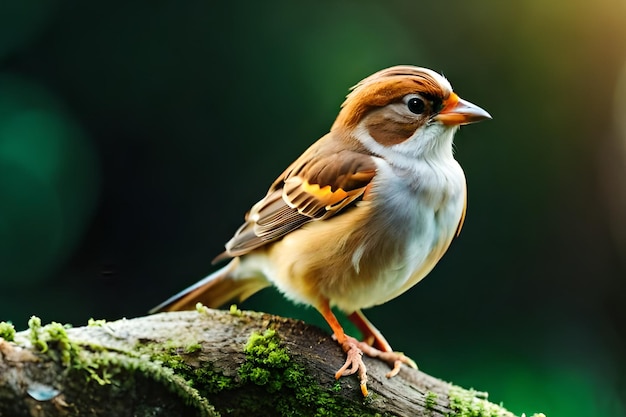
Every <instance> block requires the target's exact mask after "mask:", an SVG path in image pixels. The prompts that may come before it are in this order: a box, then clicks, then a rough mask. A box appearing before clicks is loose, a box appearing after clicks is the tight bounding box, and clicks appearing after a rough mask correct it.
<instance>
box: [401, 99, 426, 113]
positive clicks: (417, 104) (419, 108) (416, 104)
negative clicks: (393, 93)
mask: <svg viewBox="0 0 626 417" xmlns="http://www.w3.org/2000/svg"><path fill="white" fill-rule="evenodd" d="M406 106H407V107H408V108H409V110H410V111H411V113H415V114H422V113H424V110H425V108H426V105H425V104H424V100H422V99H421V98H419V97H411V98H410V99H409V101H407V103H406Z"/></svg>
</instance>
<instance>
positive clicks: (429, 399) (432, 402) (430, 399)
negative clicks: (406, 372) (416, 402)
mask: <svg viewBox="0 0 626 417" xmlns="http://www.w3.org/2000/svg"><path fill="white" fill-rule="evenodd" d="M438 398H439V396H438V395H437V394H436V393H434V392H432V391H427V392H426V394H425V395H424V401H425V402H426V408H427V409H429V410H432V409H433V408H435V406H436V405H437V399H438Z"/></svg>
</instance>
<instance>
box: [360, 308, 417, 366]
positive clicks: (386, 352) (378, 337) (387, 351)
mask: <svg viewBox="0 0 626 417" xmlns="http://www.w3.org/2000/svg"><path fill="white" fill-rule="evenodd" d="M348 319H349V320H350V321H351V322H352V323H354V325H355V326H356V327H357V328H358V329H359V330H360V331H361V333H362V334H363V342H360V344H359V347H360V348H361V350H362V351H363V353H365V354H366V355H367V356H370V357H373V358H379V359H382V360H383V361H385V362H387V363H389V365H391V367H392V369H391V371H389V372H388V373H387V378H391V377H393V376H395V375H397V374H398V372H400V368H401V367H402V364H403V363H404V364H406V365H408V366H410V367H411V368H415V369H417V364H416V363H415V362H414V361H413V360H412V359H411V358H409V357H407V356H405V355H404V354H403V353H400V352H394V351H393V349H391V346H390V345H389V342H387V340H386V339H385V338H384V336H383V335H382V333H380V331H379V330H378V329H377V328H376V327H375V326H374V325H373V324H372V323H371V322H370V321H369V320H368V319H367V317H365V315H364V314H363V313H362V312H361V310H356V311H355V312H354V313H352V314H350V315H349V316H348Z"/></svg>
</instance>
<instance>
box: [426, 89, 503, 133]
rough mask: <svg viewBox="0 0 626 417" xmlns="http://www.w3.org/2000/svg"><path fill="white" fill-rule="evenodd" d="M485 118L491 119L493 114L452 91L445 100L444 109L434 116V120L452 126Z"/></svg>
mask: <svg viewBox="0 0 626 417" xmlns="http://www.w3.org/2000/svg"><path fill="white" fill-rule="evenodd" d="M485 119H491V115H489V113H487V112H486V111H484V110H483V109H481V108H480V107H478V106H477V105H475V104H472V103H470V102H469V101H465V100H463V99H462V98H461V97H459V96H457V95H456V94H455V93H450V96H449V97H448V98H447V99H446V100H445V101H444V107H443V110H441V111H440V112H439V114H437V115H436V116H435V117H433V120H437V121H439V122H441V123H443V124H444V125H450V126H453V125H466V124H469V123H475V122H480V121H481V120H485Z"/></svg>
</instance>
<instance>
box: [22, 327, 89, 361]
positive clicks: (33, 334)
mask: <svg viewBox="0 0 626 417" xmlns="http://www.w3.org/2000/svg"><path fill="white" fill-rule="evenodd" d="M69 327H71V326H70V325H63V324H61V323H57V322H52V323H50V324H48V325H46V326H42V325H41V319H40V318H39V317H37V316H32V317H31V318H30V320H28V328H29V330H30V342H31V343H32V345H33V346H34V348H35V349H37V350H38V351H40V352H41V353H47V354H49V355H50V356H51V357H52V359H54V360H56V361H59V362H60V363H61V364H62V365H63V366H65V367H69V366H70V365H71V364H72V363H73V361H74V360H75V358H76V357H77V355H78V351H79V348H78V345H77V344H75V343H73V342H72V341H70V339H69V337H68V336H67V331H66V329H67V328H69ZM50 347H52V349H50Z"/></svg>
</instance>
